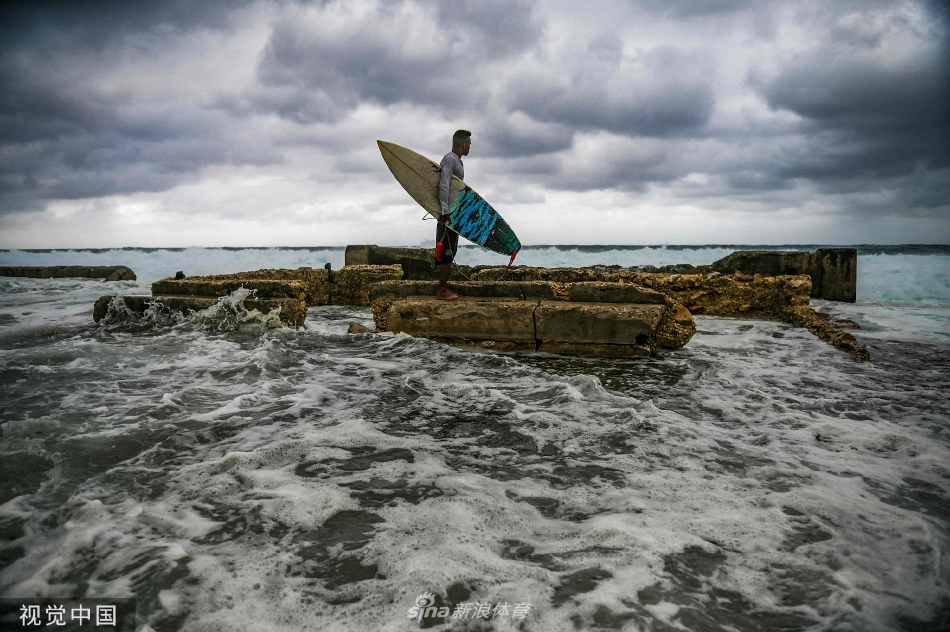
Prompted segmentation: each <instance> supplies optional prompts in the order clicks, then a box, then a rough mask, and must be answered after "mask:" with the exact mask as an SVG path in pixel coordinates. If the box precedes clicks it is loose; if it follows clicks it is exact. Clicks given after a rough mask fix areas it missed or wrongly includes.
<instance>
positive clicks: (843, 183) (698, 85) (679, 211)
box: [0, 0, 950, 248]
mask: <svg viewBox="0 0 950 632" xmlns="http://www.w3.org/2000/svg"><path fill="white" fill-rule="evenodd" d="M946 7H947V4H946V3H945V2H936V1H934V2H928V1H901V0H886V1H878V0H854V1H852V0H841V1H838V2H833V1H829V0H815V1H810V0H805V1H801V2H796V1H794V0H792V1H781V2H779V1H774V2H773V1H769V0H626V1H622V0H616V1H602V0H585V1H583V2H578V1H577V0H564V1H561V0H551V1H545V0H537V1H532V0H497V1H495V0H492V1H489V0H478V1H476V0H440V1H435V0H419V1H413V0H343V1H325V2H318V1H311V2H294V1H293V0H276V1H274V0H272V1H264V2H255V1H248V0H229V1H221V0H217V1H214V2H198V3H195V2H191V1H189V0H165V1H162V0H137V1H136V2H127V1H120V0H113V1H94V0H93V1H89V0H87V1H83V2H60V1H53V0H49V1H47V2H42V1H40V2H38V1H36V0H31V1H29V2H16V1H9V0H8V1H6V2H4V3H2V4H0V86H2V89H0V247H4V248H10V247H14V248H17V247H18V248H37V247H110V246H189V245H198V246H223V245H232V246H245V245H249V246H274V245H287V246H317V245H343V244H347V243H378V244H384V245H397V244H404V245H417V244H420V243H423V242H424V241H427V240H431V239H432V235H431V234H430V233H433V232H434V224H433V223H431V222H422V221H420V220H421V217H422V215H423V212H422V210H421V209H420V208H419V207H417V206H416V205H415V203H414V202H412V200H411V199H410V198H409V197H408V195H406V194H405V193H404V192H403V191H402V189H401V188H400V187H399V185H398V184H397V183H396V182H395V180H394V179H393V178H392V176H391V175H390V173H389V172H388V170H387V169H386V166H385V163H383V161H382V159H381V157H380V155H379V151H378V149H377V147H376V143H375V141H376V139H383V140H389V141H392V142H396V143H398V144H401V145H405V146H407V147H410V148H412V149H415V150H416V151H419V152H421V153H424V154H426V155H428V156H429V157H431V158H434V159H436V160H438V159H439V157H441V156H442V155H443V154H444V153H445V152H447V151H448V150H449V149H450V145H451V141H450V139H451V134H452V132H453V131H454V130H455V129H457V128H465V129H469V130H472V132H473V143H472V152H471V155H470V156H469V157H468V158H467V159H466V181H467V182H468V183H469V184H470V185H472V186H473V187H474V188H475V189H476V190H478V191H479V192H480V193H481V194H482V195H483V196H484V197H486V198H487V199H488V200H489V201H490V202H492V203H493V204H494V205H495V207H496V208H497V209H498V210H500V211H501V212H502V213H503V214H504V216H505V218H506V219H507V220H508V221H509V223H510V224H511V225H512V226H513V227H514V228H515V230H516V232H517V233H518V235H519V236H520V237H521V240H522V241H523V242H524V243H526V244H552V243H560V244H570V243H577V244H591V243H601V244H663V243H667V244H677V243H679V244H702V243H773V244H789V243H846V244H851V243H950V39H948V32H950V12H948V10H947V9H946Z"/></svg>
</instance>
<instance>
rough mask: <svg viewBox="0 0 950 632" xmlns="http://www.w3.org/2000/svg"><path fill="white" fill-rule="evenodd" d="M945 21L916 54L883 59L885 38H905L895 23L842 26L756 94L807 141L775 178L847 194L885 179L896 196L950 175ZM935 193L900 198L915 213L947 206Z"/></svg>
mask: <svg viewBox="0 0 950 632" xmlns="http://www.w3.org/2000/svg"><path fill="white" fill-rule="evenodd" d="M932 8H933V7H931V9H932ZM944 16H945V14H943V15H941V14H940V13H933V12H932V13H931V14H930V17H931V18H932V19H933V21H932V23H931V28H930V30H929V32H925V33H919V32H917V31H915V34H916V35H917V36H918V43H920V44H921V45H922V46H921V47H920V50H916V51H914V50H911V51H896V52H894V51H890V52H885V51H884V50H883V49H884V46H885V45H886V41H887V38H888V37H889V36H890V37H892V38H893V37H894V35H895V34H894V33H892V32H889V31H893V30H896V29H907V26H906V25H904V24H901V22H900V20H894V21H892V22H872V21H869V20H856V21H851V22H850V23H848V24H846V25H840V24H839V25H837V26H836V27H835V28H833V29H831V30H830V32H829V36H828V38H827V39H826V40H825V41H824V42H823V43H822V45H821V46H819V47H816V48H815V49H814V50H812V51H810V52H809V53H808V54H806V55H802V56H800V57H798V58H796V59H795V60H794V61H793V62H792V63H790V64H789V65H787V66H786V67H785V68H783V69H782V71H781V72H780V73H779V74H778V75H777V76H776V77H775V78H774V80H772V81H770V82H768V83H767V84H765V85H763V86H762V87H761V92H762V94H763V96H764V97H765V99H766V100H767V102H768V104H769V106H770V107H772V108H775V109H777V110H778V109H784V110H788V111H791V112H794V113H795V114H797V115H799V116H800V117H802V119H803V126H802V131H801V133H802V136H803V137H804V138H805V139H807V148H808V151H807V153H803V154H801V155H798V156H795V158H796V159H795V160H792V161H789V162H787V163H785V164H778V165H776V175H780V176H781V177H783V178H788V179H794V178H803V179H807V180H809V181H812V182H816V183H818V184H819V185H820V186H821V187H822V189H823V190H826V191H845V192H849V191H854V190H859V189H862V188H867V187H868V186H878V185H880V184H882V183H885V182H887V180H888V179H892V180H894V182H901V183H903V184H900V185H899V186H901V187H902V188H903V187H905V186H916V184H919V183H920V182H921V180H920V178H919V177H916V178H914V177H910V176H912V175H913V174H915V173H917V174H920V173H922V172H926V171H929V170H934V169H936V170H946V169H947V168H950V46H948V39H947V28H946V26H947V24H946V21H945V19H944ZM895 179H896V180H895ZM915 183H916V184H915ZM934 184H935V183H934V182H931V183H930V184H929V185H928V186H929V189H930V190H931V191H933V186H934ZM939 189H940V194H933V193H926V192H921V191H904V192H903V193H904V197H906V198H907V199H908V200H913V201H914V203H916V204H922V205H936V206H946V204H947V203H948V200H950V196H947V195H946V194H948V193H950V188H948V186H946V185H944V186H940V187H939ZM921 193H923V195H922V194H921Z"/></svg>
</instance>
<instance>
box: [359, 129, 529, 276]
mask: <svg viewBox="0 0 950 632" xmlns="http://www.w3.org/2000/svg"><path fill="white" fill-rule="evenodd" d="M376 142H377V144H378V145H379V151H380V153H382V154H383V160H385V161H386V165H387V166H388V167H389V170H390V171H392V172H393V175H394V176H395V177H396V181H397V182H398V183H399V184H401V185H402V187H403V188H404V189H405V190H406V192H407V193H408V194H409V195H410V196H412V199H414V200H415V201H416V202H418V203H419V205H420V206H422V208H424V209H425V210H426V211H427V212H428V213H429V214H430V215H432V216H433V217H436V218H438V217H439V216H440V215H441V214H442V205H441V204H439V177H440V175H441V173H440V172H441V170H440V168H439V165H438V163H435V162H432V161H431V160H429V159H428V158H426V157H425V156H423V155H422V154H417V153H416V152H414V151H412V150H411V149H406V148H405V147H400V146H399V145H394V144H393V143H387V142H385V141H381V140H378V141H376ZM447 226H448V227H449V228H451V229H452V230H454V231H455V232H457V233H458V234H459V235H461V236H462V237H464V238H465V239H468V240H469V241H471V242H473V243H476V244H478V245H479V246H484V247H485V248H488V249H489V250H491V251H493V252H497V253H498V254H502V255H511V257H512V259H514V255H515V254H516V253H517V252H518V251H519V250H521V242H520V241H518V236H517V235H515V231H513V230H511V226H509V225H508V222H506V221H505V220H504V218H503V217H502V216H501V214H500V213H499V212H498V211H496V210H495V209H494V208H492V205H491V204H489V203H488V202H486V201H485V200H484V199H482V196H480V195H479V194H478V193H476V192H475V191H473V190H472V188H471V187H470V186H468V185H466V184H465V183H464V182H462V181H461V180H459V179H458V178H457V177H455V176H452V184H451V185H450V186H449V219H448V222H447Z"/></svg>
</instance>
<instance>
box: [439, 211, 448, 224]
mask: <svg viewBox="0 0 950 632" xmlns="http://www.w3.org/2000/svg"><path fill="white" fill-rule="evenodd" d="M447 221H449V214H448V213H442V214H441V215H439V223H440V224H445V223H446V222H447Z"/></svg>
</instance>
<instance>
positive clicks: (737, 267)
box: [346, 245, 858, 303]
mask: <svg viewBox="0 0 950 632" xmlns="http://www.w3.org/2000/svg"><path fill="white" fill-rule="evenodd" d="M346 264H347V265H392V264H399V265H401V266H402V267H403V270H404V272H405V275H404V277H403V278H404V279H406V280H428V281H431V280H435V279H436V278H438V273H437V271H436V269H435V261H434V259H433V251H432V250H431V249H427V248H386V247H380V246H375V245H358V246H347V247H346ZM520 267H521V266H519V268H520ZM519 268H514V269H513V270H518V269H519ZM486 269H491V267H490V266H464V265H458V266H456V268H455V270H454V272H455V274H456V276H459V277H461V278H469V279H471V280H477V279H484V278H485V277H483V276H479V275H480V274H481V273H482V272H484V271H485V270H486ZM526 269H527V270H531V268H526ZM552 269H554V268H552ZM566 269H567V270H574V271H579V270H589V272H588V273H587V277H585V278H584V279H583V280H585V281H598V280H607V278H606V277H603V276H602V275H603V274H609V273H613V272H618V271H620V270H621V268H619V266H596V267H593V268H566ZM628 270H629V271H635V272H658V273H668V274H704V275H706V274H709V273H712V272H718V273H720V274H734V273H735V272H739V273H741V274H745V275H749V276H752V275H755V274H761V275H762V276H764V277H771V276H788V275H793V276H794V275H800V274H805V275H808V277H809V278H810V279H811V297H812V298H823V299H827V300H831V301H845V302H851V303H853V302H854V301H855V298H856V295H857V278H858V277H857V273H858V251H857V249H856V248H819V249H818V250H817V251H815V252H807V251H780V250H739V251H736V252H734V253H732V254H731V255H728V256H727V257H724V258H722V259H720V260H718V261H715V262H713V263H711V264H709V265H706V266H694V265H690V264H674V265H669V266H662V267H659V268H657V267H655V266H636V267H634V268H631V269H628ZM529 274H530V272H529ZM570 274H573V275H575V276H576V275H578V274H580V272H573V273H570ZM508 278H517V277H515V276H511V275H509V277H508ZM571 278H572V279H574V277H571ZM575 280H580V279H575Z"/></svg>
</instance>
